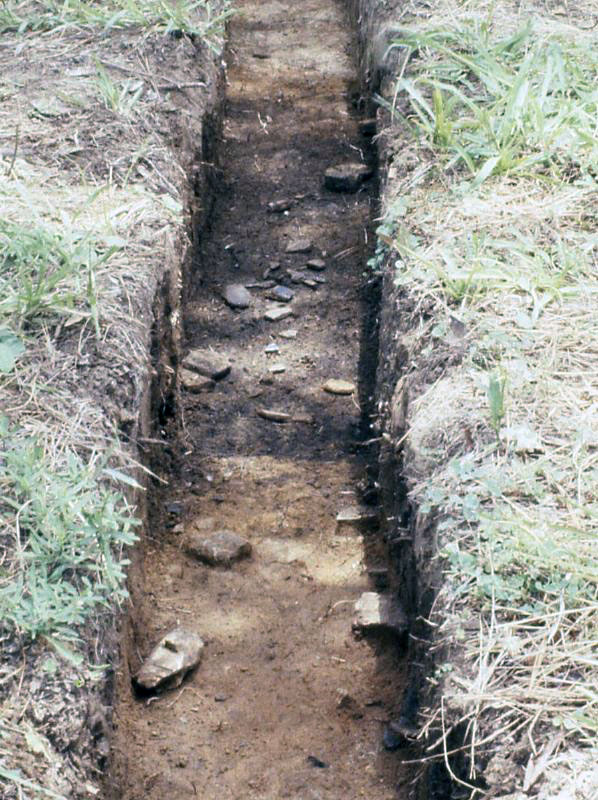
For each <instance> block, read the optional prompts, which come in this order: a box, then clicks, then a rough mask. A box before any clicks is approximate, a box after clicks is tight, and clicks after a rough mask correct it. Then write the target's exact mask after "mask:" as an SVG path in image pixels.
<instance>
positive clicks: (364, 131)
mask: <svg viewBox="0 0 598 800" xmlns="http://www.w3.org/2000/svg"><path fill="white" fill-rule="evenodd" d="M359 133H360V134H361V135H362V136H375V135H376V117H371V118H370V119H362V120H361V122H360V123H359Z"/></svg>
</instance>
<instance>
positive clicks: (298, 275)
mask: <svg viewBox="0 0 598 800" xmlns="http://www.w3.org/2000/svg"><path fill="white" fill-rule="evenodd" d="M287 275H288V276H289V279H290V280H291V281H292V283H303V281H304V280H305V279H306V278H307V275H306V273H305V272H301V271H300V270H297V269H288V270H287Z"/></svg>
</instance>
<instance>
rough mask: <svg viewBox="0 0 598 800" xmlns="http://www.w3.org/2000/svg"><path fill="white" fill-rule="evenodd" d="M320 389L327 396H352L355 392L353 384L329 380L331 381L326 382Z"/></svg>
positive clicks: (333, 379) (334, 379)
mask: <svg viewBox="0 0 598 800" xmlns="http://www.w3.org/2000/svg"><path fill="white" fill-rule="evenodd" d="M322 388H323V389H324V391H325V392H328V393H329V394H353V392H354V391H355V384H354V383H351V382H350V381H343V380H337V379H336V378H331V380H329V381H326V383H325V384H324V386H323V387H322Z"/></svg>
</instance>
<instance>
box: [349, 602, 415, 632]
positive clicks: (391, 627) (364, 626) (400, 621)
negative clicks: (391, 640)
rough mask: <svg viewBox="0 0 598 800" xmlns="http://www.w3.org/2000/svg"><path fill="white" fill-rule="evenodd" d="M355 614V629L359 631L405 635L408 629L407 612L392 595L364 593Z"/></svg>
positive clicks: (356, 606) (356, 605)
mask: <svg viewBox="0 0 598 800" xmlns="http://www.w3.org/2000/svg"><path fill="white" fill-rule="evenodd" d="M355 614H356V616H355V620H354V622H353V627H354V628H356V629H358V630H362V631H367V630H372V629H379V630H386V631H389V632H391V633H395V634H403V633H405V631H406V630H407V628H408V622H407V617H406V615H405V612H404V611H403V609H402V608H401V606H400V605H399V604H398V602H397V601H396V600H395V599H394V598H393V597H392V596H391V595H387V594H378V593H377V592H364V593H363V594H362V595H361V597H360V598H359V600H358V601H357V602H356V603H355Z"/></svg>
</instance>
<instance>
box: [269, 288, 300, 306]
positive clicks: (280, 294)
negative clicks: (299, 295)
mask: <svg viewBox="0 0 598 800" xmlns="http://www.w3.org/2000/svg"><path fill="white" fill-rule="evenodd" d="M268 297H269V298H270V299H271V300H278V302H279V303H290V302H291V300H292V299H293V297H295V292H294V291H293V290H292V289H289V288H288V287H287V286H281V285H280V284H279V285H278V286H275V287H274V288H273V289H272V291H271V292H268Z"/></svg>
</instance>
